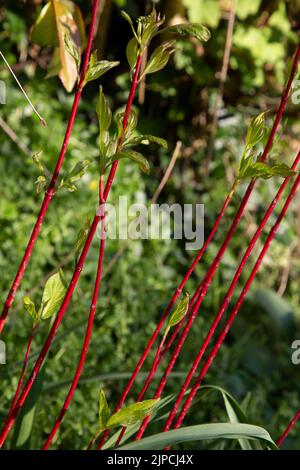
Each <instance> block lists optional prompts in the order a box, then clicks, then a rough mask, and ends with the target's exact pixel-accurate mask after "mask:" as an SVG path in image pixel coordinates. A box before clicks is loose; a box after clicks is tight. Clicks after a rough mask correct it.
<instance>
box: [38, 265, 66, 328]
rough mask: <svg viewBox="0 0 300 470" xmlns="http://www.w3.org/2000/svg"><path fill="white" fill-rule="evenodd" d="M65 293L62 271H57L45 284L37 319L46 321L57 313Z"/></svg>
mask: <svg viewBox="0 0 300 470" xmlns="http://www.w3.org/2000/svg"><path fill="white" fill-rule="evenodd" d="M65 293H66V288H65V285H64V282H63V274H62V271H61V270H59V271H58V272H57V273H55V274H53V275H52V276H51V277H50V278H49V279H48V281H47V282H46V285H45V288H44V292H43V297H42V304H41V307H40V310H39V318H40V319H41V320H46V319H47V318H50V317H51V316H52V315H54V314H55V313H57V311H58V310H59V308H60V306H61V304H62V301H63V299H64V296H65Z"/></svg>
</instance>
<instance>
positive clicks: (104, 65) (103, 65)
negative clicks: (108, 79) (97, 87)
mask: <svg viewBox="0 0 300 470" xmlns="http://www.w3.org/2000/svg"><path fill="white" fill-rule="evenodd" d="M119 63H120V62H116V61H114V62H111V61H109V60H99V61H98V59H97V51H94V52H93V53H92V55H91V57H90V61H89V67H88V70H87V72H86V75H85V79H84V84H83V86H85V85H86V84H87V83H88V82H91V81H93V80H97V79H98V78H100V77H102V75H104V74H105V73H106V72H108V71H109V70H110V69H112V68H114V67H117V65H119Z"/></svg>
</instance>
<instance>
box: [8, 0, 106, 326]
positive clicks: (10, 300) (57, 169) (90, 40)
mask: <svg viewBox="0 0 300 470" xmlns="http://www.w3.org/2000/svg"><path fill="white" fill-rule="evenodd" d="M97 11H98V0H94V2H93V10H92V20H91V26H90V32H89V37H88V43H87V48H86V52H85V57H84V61H83V66H82V72H81V76H80V80H79V83H78V87H77V91H76V94H75V97H74V102H73V106H72V110H71V114H70V118H69V122H68V126H67V130H66V133H65V137H64V141H63V144H62V147H61V151H60V154H59V157H58V160H57V163H56V167H55V169H54V172H53V176H52V179H51V182H50V184H49V187H48V189H47V191H46V194H45V196H44V200H43V202H42V205H41V208H40V212H39V214H38V217H37V220H36V223H35V225H34V228H33V230H32V233H31V236H30V239H29V242H28V245H27V247H26V250H25V253H24V256H23V259H22V261H21V264H20V266H19V268H18V271H17V274H16V276H15V279H14V281H13V283H12V286H11V288H10V291H9V294H8V296H7V298H6V301H5V304H4V307H3V310H2V313H1V317H0V334H1V333H2V330H3V327H4V324H5V321H6V318H7V315H8V313H9V310H10V307H11V306H12V303H13V301H14V298H15V295H16V292H17V290H18V287H19V285H20V282H21V280H22V278H23V276H24V273H25V269H26V267H27V264H28V262H29V259H30V256H31V253H32V251H33V249H34V245H35V242H36V240H37V237H38V235H39V233H40V230H41V226H42V224H43V221H44V218H45V216H46V212H47V210H48V207H49V204H50V202H51V200H52V198H53V195H54V190H55V185H56V182H57V179H58V176H59V173H60V170H61V167H62V164H63V161H64V158H65V155H66V152H67V148H68V145H69V140H70V136H71V133H72V129H73V125H74V121H75V118H76V114H77V110H78V105H79V101H80V98H81V94H82V88H83V82H84V78H85V75H86V72H87V68H88V64H89V59H90V55H91V50H92V43H93V37H94V31H95V25H96V19H97Z"/></svg>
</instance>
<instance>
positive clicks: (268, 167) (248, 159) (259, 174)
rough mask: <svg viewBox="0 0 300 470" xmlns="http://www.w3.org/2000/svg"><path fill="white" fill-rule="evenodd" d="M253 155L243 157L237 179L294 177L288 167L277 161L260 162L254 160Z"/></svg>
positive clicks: (292, 171)
mask: <svg viewBox="0 0 300 470" xmlns="http://www.w3.org/2000/svg"><path fill="white" fill-rule="evenodd" d="M254 158H255V156H254V153H253V152H251V153H250V154H249V155H248V156H243V158H242V160H241V164H240V168H239V173H238V179H248V178H249V179H252V178H262V179H269V178H272V177H273V176H280V177H282V178H287V177H290V176H294V175H295V174H296V172H295V171H294V170H293V169H291V168H290V167H289V166H288V165H286V164H285V163H283V162H280V161H278V160H274V159H272V160H270V161H269V162H260V161H255V160H254Z"/></svg>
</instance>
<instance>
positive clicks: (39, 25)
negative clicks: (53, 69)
mask: <svg viewBox="0 0 300 470" xmlns="http://www.w3.org/2000/svg"><path fill="white" fill-rule="evenodd" d="M31 40H32V42H34V43H36V44H38V45H39V46H42V47H47V46H48V47H49V46H52V47H57V46H58V45H59V42H58V36H57V29H56V23H55V15H54V11H53V8H52V5H51V2H48V3H46V5H45V6H44V7H43V8H42V10H41V13H40V14H39V16H38V18H37V19H36V22H35V24H34V26H33V28H32V33H31Z"/></svg>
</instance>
